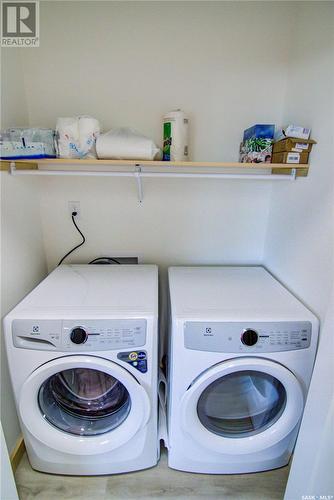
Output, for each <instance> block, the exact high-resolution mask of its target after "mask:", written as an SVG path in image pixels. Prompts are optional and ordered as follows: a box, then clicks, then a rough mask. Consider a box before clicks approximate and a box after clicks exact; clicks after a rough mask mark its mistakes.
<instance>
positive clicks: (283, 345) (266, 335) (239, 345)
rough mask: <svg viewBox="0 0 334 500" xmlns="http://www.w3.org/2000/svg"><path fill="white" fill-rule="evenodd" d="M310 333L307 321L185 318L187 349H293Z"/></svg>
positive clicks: (302, 346) (301, 345)
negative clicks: (188, 319) (235, 320)
mask: <svg viewBox="0 0 334 500" xmlns="http://www.w3.org/2000/svg"><path fill="white" fill-rule="evenodd" d="M311 334H312V324H311V322H310V321H281V322H263V323H257V322H249V323H247V324H246V323H244V322H242V323H239V322H226V323H224V322H214V321H186V322H185V324H184V345H185V347H186V348H187V349H194V350H198V351H210V352H226V353H227V352H234V353H236V352H242V353H250V352H258V353H261V352H277V351H294V350H296V349H305V348H307V347H309V345H310V343H311Z"/></svg>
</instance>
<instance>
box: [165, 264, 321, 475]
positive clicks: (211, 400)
mask: <svg viewBox="0 0 334 500" xmlns="http://www.w3.org/2000/svg"><path fill="white" fill-rule="evenodd" d="M169 289H170V314H171V318H170V325H171V331H170V346H169V358H168V398H167V401H168V415H167V416H168V447H169V453H168V464H169V466H170V467H172V468H174V469H178V470H182V471H189V472H199V473H209V474H210V473H211V474H234V473H247V472H256V471H264V470H268V469H274V468H277V467H281V466H284V465H286V464H287V463H288V461H289V458H290V456H291V453H292V451H293V447H294V444H295V441H296V437H297V433H298V429H299V425H300V421H301V418H302V415H303V409H304V403H305V398H306V395H307V390H308V387H309V384H310V379H311V375H312V369H313V364H314V360H315V355H316V346H317V340H318V320H317V318H316V317H315V316H314V315H313V314H312V313H311V312H310V311H309V310H308V309H307V308H306V307H305V306H304V305H303V304H302V303H301V302H300V301H299V300H297V299H296V298H295V297H294V296H293V295H292V294H291V293H290V292H288V290H286V289H285V288H284V287H283V286H282V285H281V284H280V283H279V282H278V281H277V280H275V279H274V278H273V277H272V276H271V275H270V274H269V273H268V272H267V271H266V270H265V269H264V268H263V267H189V268H186V267H173V268H170V269H169Z"/></svg>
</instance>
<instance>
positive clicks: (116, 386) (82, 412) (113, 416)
mask: <svg viewBox="0 0 334 500" xmlns="http://www.w3.org/2000/svg"><path fill="white" fill-rule="evenodd" d="M38 404H39V408H40V411H41V412H42V415H43V417H44V418H45V419H46V420H47V421H48V422H49V423H50V424H52V425H53V426H54V427H56V428H57V429H60V430H62V431H64V432H67V433H69V434H74V435H80V436H96V435H99V434H104V433H106V432H109V431H111V430H113V429H115V428H116V427H119V426H120V425H121V424H122V423H123V422H124V421H125V419H126V418H127V416H128V414H129V412H130V409H131V398H130V395H129V392H128V391H127V389H126V388H125V386H124V385H123V384H122V383H121V382H120V381H119V380H118V379H117V378H115V377H113V376H112V375H109V374H108V373H105V372H103V371H100V370H96V369H91V368H71V369H68V370H63V371H59V372H57V373H55V374H53V375H52V376H50V377H49V378H48V379H47V380H46V381H45V382H44V383H43V384H42V385H41V387H40V389H39V391H38Z"/></svg>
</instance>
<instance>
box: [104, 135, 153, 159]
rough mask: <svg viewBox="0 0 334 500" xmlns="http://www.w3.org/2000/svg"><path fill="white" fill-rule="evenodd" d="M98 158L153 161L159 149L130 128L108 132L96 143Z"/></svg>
mask: <svg viewBox="0 0 334 500" xmlns="http://www.w3.org/2000/svg"><path fill="white" fill-rule="evenodd" d="M96 152H97V156H98V158H101V159H116V160H154V159H155V158H157V157H158V156H159V154H160V149H159V148H157V147H156V145H155V144H154V142H153V141H152V140H151V139H149V138H148V137H145V136H143V135H141V134H139V133H138V132H136V131H135V130H133V129H131V128H120V129H115V130H110V131H109V132H107V133H106V134H102V135H100V136H99V137H98V139H97V141H96Z"/></svg>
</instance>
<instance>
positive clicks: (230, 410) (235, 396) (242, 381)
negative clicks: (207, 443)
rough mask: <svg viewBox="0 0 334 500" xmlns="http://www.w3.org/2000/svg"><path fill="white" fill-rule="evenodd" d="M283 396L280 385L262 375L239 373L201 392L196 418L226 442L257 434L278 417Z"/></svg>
mask: <svg viewBox="0 0 334 500" xmlns="http://www.w3.org/2000/svg"><path fill="white" fill-rule="evenodd" d="M286 401H287V394H286V390H285V388H284V386H283V384H282V383H281V382H280V381H279V380H278V379H277V378H275V377H274V376H273V375H270V374H268V373H265V372H260V371H257V370H241V371H235V372H232V373H229V374H227V375H225V376H222V377H220V378H218V379H216V380H214V381H213V382H212V383H211V384H210V385H208V386H207V387H206V388H205V390H204V391H203V392H202V394H201V395H200V397H199V399H198V403H197V415H198V418H199V420H200V422H201V423H202V425H203V426H204V427H205V428H206V429H208V430H209V431H211V432H212V433H214V434H217V435H219V436H222V437H226V438H243V437H248V436H252V435H255V434H259V433H261V432H263V431H264V430H265V429H268V428H269V427H270V426H272V425H273V424H274V423H275V422H276V421H277V420H278V419H279V418H280V416H281V415H282V413H283V411H284V408H285V406H286Z"/></svg>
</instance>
